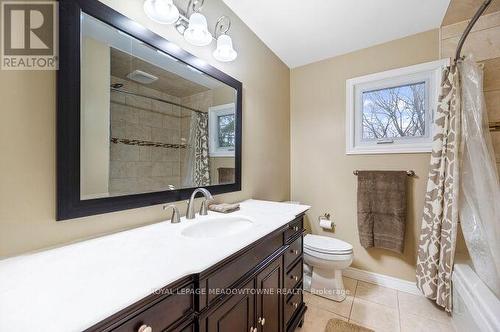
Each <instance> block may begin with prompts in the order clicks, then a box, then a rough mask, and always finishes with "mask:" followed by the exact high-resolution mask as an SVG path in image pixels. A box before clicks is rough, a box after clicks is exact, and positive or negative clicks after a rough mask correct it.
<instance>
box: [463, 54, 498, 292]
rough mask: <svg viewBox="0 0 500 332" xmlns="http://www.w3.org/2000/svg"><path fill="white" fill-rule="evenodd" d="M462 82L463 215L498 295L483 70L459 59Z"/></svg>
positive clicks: (493, 175) (482, 272) (472, 247)
mask: <svg viewBox="0 0 500 332" xmlns="http://www.w3.org/2000/svg"><path fill="white" fill-rule="evenodd" d="M459 72H460V79H461V83H462V136H461V142H460V194H459V218H460V224H461V227H462V231H463V234H464V238H465V241H466V244H467V248H468V250H469V254H470V256H471V259H472V263H473V265H474V269H475V270H476V272H477V274H478V276H479V277H480V278H481V280H483V281H484V283H485V284H486V285H488V287H489V288H490V289H491V290H492V291H493V292H494V293H495V294H496V295H497V296H498V297H500V187H499V182H498V172H497V168H496V161H495V154H494V152H493V145H492V143H491V137H490V133H489V129H488V114H487V110H486V107H485V102H484V95H483V70H482V68H481V67H479V66H478V65H477V63H476V62H475V61H474V60H473V59H472V58H471V57H467V58H466V59H465V60H464V61H462V62H460V63H459Z"/></svg>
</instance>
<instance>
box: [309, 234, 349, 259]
mask: <svg viewBox="0 0 500 332" xmlns="http://www.w3.org/2000/svg"><path fill="white" fill-rule="evenodd" d="M304 247H305V248H307V249H310V250H314V251H317V252H322V253H327V254H337V255H338V254H350V253H352V245H351V244H349V243H347V242H344V241H342V240H339V239H335V238H333V237H326V236H321V235H313V234H307V235H306V236H305V237H304Z"/></svg>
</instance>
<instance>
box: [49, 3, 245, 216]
mask: <svg viewBox="0 0 500 332" xmlns="http://www.w3.org/2000/svg"><path fill="white" fill-rule="evenodd" d="M82 12H83V13H86V14H88V15H90V16H93V17H95V18H97V19H99V20H101V21H102V22H105V23H107V24H109V25H111V26H113V27H115V28H116V29H119V30H121V31H123V32H124V33H126V34H128V35H130V36H132V37H134V38H136V39H139V40H141V41H142V42H144V43H146V44H148V45H150V46H152V47H154V48H156V49H159V50H161V51H163V52H165V53H167V54H169V55H171V56H172V57H175V58H176V59H178V60H180V61H182V62H184V63H186V64H189V65H190V66H192V67H194V68H196V69H198V70H200V71H202V72H204V73H205V74H207V75H209V76H211V77H213V78H215V79H217V80H219V81H221V82H224V83H225V84H227V85H229V86H231V87H232V88H234V89H235V90H236V93H237V96H236V133H235V134H236V147H235V182H234V183H231V184H222V185H213V186H207V188H208V189H209V190H210V192H211V193H212V194H222V193H227V192H233V191H239V190H241V145H242V144H241V143H242V114H241V113H242V112H241V111H242V84H241V82H239V81H238V80H236V79H234V78H232V77H231V76H229V75H227V74H225V73H223V72H221V71H220V70H218V69H216V68H214V67H213V66H211V65H209V64H207V63H206V62H205V61H200V59H198V58H197V57H195V56H194V55H192V54H190V53H188V52H186V51H184V50H182V49H181V48H180V47H179V46H177V45H175V44H173V43H171V42H169V41H168V40H166V39H165V38H163V37H160V36H159V35H157V34H155V33H153V32H152V31H150V30H148V29H146V28H144V27H142V26H141V25H139V24H137V23H135V22H134V21H133V20H131V19H129V18H127V17H126V16H124V15H122V14H120V13H118V12H116V11H115V10H113V9H111V8H109V7H107V6H106V5H104V4H102V3H101V2H99V1H97V0H61V1H59V50H60V54H59V70H58V72H57V213H56V218H57V220H66V219H72V218H79V217H84V216H90V215H95V214H102V213H107V212H113V211H120V210H126V209H133V208H139V207H144V206H150V205H156V204H161V203H166V202H174V201H179V200H183V199H187V198H188V197H189V196H190V195H191V193H192V191H193V188H186V189H178V190H169V191H161V192H152V193H145V194H133V195H126V196H116V197H107V198H97V199H89V200H81V198H80V15H81V13H82Z"/></svg>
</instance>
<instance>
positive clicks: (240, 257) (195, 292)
mask: <svg viewBox="0 0 500 332" xmlns="http://www.w3.org/2000/svg"><path fill="white" fill-rule="evenodd" d="M308 208H309V207H308V206H305V205H293V204H285V203H276V202H266V201H257V200H248V201H244V202H242V203H241V208H240V210H239V211H237V212H234V213H231V214H227V215H224V214H219V213H212V212H209V215H207V216H197V217H196V219H194V220H192V221H191V220H186V219H185V218H182V221H181V222H180V223H178V224H172V223H170V222H168V221H165V222H161V223H158V224H153V225H149V226H145V227H140V228H136V229H133V230H129V231H125V232H121V233H116V234H112V235H108V236H104V237H100V238H96V239H92V240H88V241H83V242H79V243H75V244H72V245H68V246H64V247H61V248H56V249H52V250H47V251H42V252H39V253H34V254H29V255H25V256H19V257H13V258H10V259H6V260H3V261H0V312H2V317H1V319H0V330H1V331H4V330H8V327H9V326H14V325H15V326H17V327H18V329H19V331H29V330H32V331H33V330H37V327H39V326H45V327H46V328H47V330H50V331H82V330H85V331H131V332H132V331H134V332H136V331H140V332H151V331H207V332H208V331H228V332H236V331H242V332H244V331H251V332H257V331H269V332H278V331H283V332H286V331H293V330H295V328H296V327H297V326H299V325H300V324H301V323H302V321H303V319H304V313H305V311H306V306H305V305H304V303H303V298H302V292H301V291H302V268H303V266H302V260H303V257H302V235H303V214H304V212H305V211H307V209H308ZM231 224H233V225H234V226H231ZM209 229H212V230H213V231H209ZM26 271H30V273H26ZM27 299H28V300H27ZM26 317H29V319H26Z"/></svg>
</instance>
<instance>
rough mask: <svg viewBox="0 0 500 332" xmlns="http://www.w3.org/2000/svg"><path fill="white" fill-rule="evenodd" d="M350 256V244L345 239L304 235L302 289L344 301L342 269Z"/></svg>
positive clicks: (349, 261)
mask: <svg viewBox="0 0 500 332" xmlns="http://www.w3.org/2000/svg"><path fill="white" fill-rule="evenodd" d="M353 256H354V255H353V250H352V245H351V244H349V243H347V242H344V241H342V240H339V239H335V238H331V237H326V236H321V235H313V234H307V235H306V236H305V237H304V261H305V264H306V266H305V268H304V271H305V274H306V276H305V279H304V280H305V289H306V290H309V289H310V292H311V293H313V294H315V295H319V296H322V297H326V298H328V299H331V300H334V301H338V302H341V301H343V300H344V299H345V298H346V292H345V289H344V282H343V280H342V271H343V270H344V269H346V268H347V267H349V266H350V265H351V263H352V260H353ZM309 280H310V282H309ZM309 284H310V286H309Z"/></svg>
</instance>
